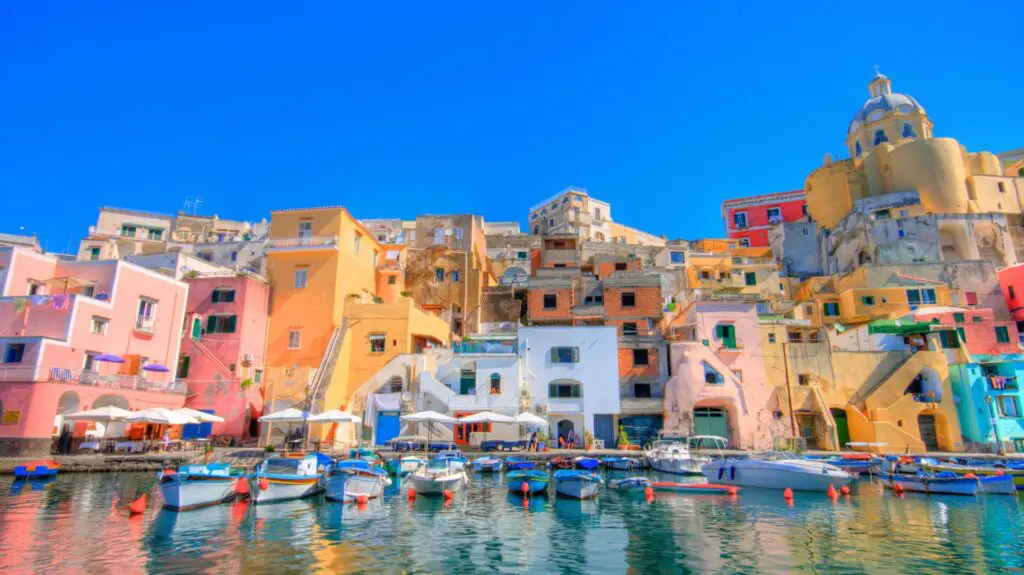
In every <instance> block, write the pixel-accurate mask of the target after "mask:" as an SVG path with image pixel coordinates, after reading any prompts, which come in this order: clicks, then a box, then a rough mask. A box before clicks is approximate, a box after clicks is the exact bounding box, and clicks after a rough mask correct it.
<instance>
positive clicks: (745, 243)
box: [740, 238, 750, 248]
mask: <svg viewBox="0 0 1024 575" xmlns="http://www.w3.org/2000/svg"><path fill="white" fill-rule="evenodd" d="M740 247H741V248H749V247H750V238H740Z"/></svg>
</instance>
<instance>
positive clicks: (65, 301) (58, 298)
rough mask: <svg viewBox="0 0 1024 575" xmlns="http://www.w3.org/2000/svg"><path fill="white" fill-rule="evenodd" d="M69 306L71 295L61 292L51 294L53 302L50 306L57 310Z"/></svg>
mask: <svg viewBox="0 0 1024 575" xmlns="http://www.w3.org/2000/svg"><path fill="white" fill-rule="evenodd" d="M70 306H71V297H70V296H67V295H63V294H60V295H55V296H53V302H51V304H50V307H52V308H53V309H55V310H57V311H67V309H68V307H70Z"/></svg>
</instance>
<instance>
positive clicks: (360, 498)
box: [356, 495, 370, 505]
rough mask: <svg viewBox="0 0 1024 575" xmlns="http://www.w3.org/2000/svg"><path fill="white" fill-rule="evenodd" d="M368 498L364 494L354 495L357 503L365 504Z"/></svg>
mask: <svg viewBox="0 0 1024 575" xmlns="http://www.w3.org/2000/svg"><path fill="white" fill-rule="evenodd" d="M369 500H370V498H369V497H367V496H365V495H357V496H356V503H357V504H359V505H366V502H367V501H369Z"/></svg>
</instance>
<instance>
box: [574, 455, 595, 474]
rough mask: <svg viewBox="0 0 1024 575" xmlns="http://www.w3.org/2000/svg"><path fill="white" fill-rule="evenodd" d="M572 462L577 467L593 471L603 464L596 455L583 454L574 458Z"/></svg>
mask: <svg viewBox="0 0 1024 575" xmlns="http://www.w3.org/2000/svg"><path fill="white" fill-rule="evenodd" d="M572 462H573V465H575V466H576V469H583V470H585V471H593V470H594V469H597V468H598V467H600V466H601V460H599V459H598V458H596V457H586V456H581V457H577V458H576V459H573V460H572Z"/></svg>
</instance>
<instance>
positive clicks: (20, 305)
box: [14, 297, 28, 314]
mask: <svg viewBox="0 0 1024 575" xmlns="http://www.w3.org/2000/svg"><path fill="white" fill-rule="evenodd" d="M27 307H28V300H27V299H25V298H23V297H19V298H17V299H15V300H14V313H15V314H20V313H24V311H25V308H27Z"/></svg>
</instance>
